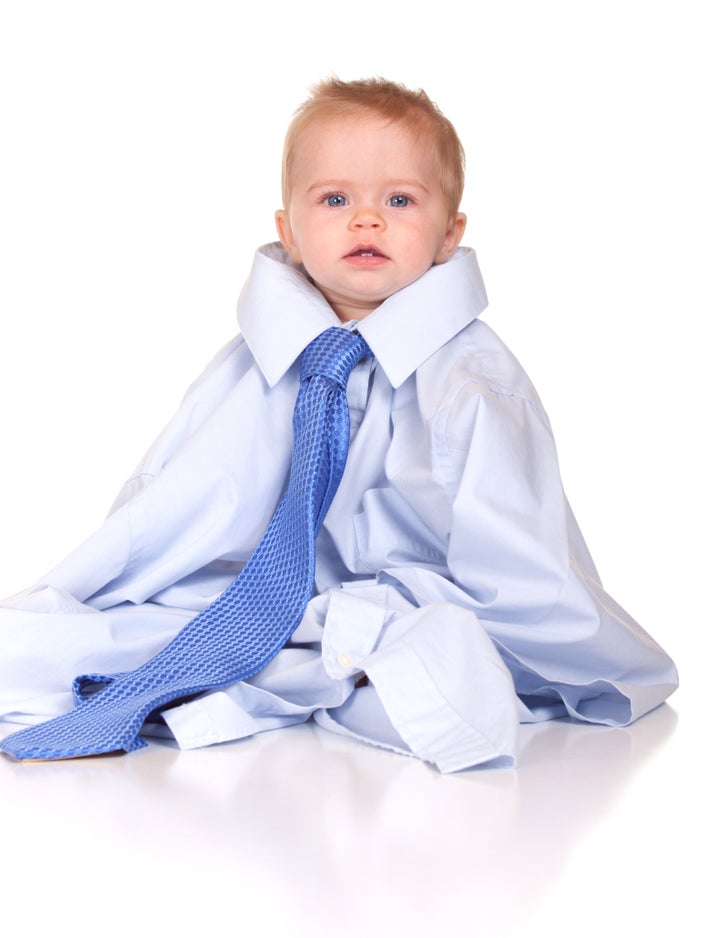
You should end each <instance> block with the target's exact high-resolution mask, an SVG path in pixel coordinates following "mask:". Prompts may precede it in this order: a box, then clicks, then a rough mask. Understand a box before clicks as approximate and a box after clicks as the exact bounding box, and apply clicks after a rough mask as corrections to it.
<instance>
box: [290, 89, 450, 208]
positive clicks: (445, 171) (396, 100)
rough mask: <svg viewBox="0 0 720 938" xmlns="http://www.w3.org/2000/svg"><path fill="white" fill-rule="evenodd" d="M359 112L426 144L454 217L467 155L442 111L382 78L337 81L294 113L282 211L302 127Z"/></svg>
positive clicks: (418, 94)
mask: <svg viewBox="0 0 720 938" xmlns="http://www.w3.org/2000/svg"><path fill="white" fill-rule="evenodd" d="M361 110H365V111H371V112H373V113H375V114H378V115H380V116H381V117H385V118H387V119H388V120H389V121H399V122H400V123H402V124H403V125H404V126H405V127H407V128H408V130H410V132H411V133H413V134H415V135H416V136H417V137H418V139H422V140H423V143H425V141H426V139H428V138H429V139H430V141H431V142H432V143H433V144H434V149H435V158H436V160H437V164H438V171H439V174H440V185H441V187H442V190H443V193H444V195H445V198H446V199H447V203H448V207H449V210H450V212H451V213H452V214H454V213H455V212H457V210H458V208H459V206H460V199H461V197H462V192H463V186H464V184H465V153H464V151H463V147H462V144H461V143H460V138H459V137H458V135H457V132H456V130H455V128H454V127H453V125H452V124H451V123H450V121H449V120H448V119H447V117H445V115H444V114H443V113H442V111H441V110H440V108H439V107H438V106H437V105H436V104H435V103H434V102H433V101H431V100H430V98H429V97H428V96H427V94H425V92H424V91H422V90H421V89H418V90H417V91H413V90H411V89H409V88H406V87H405V86H404V85H401V84H398V83H397V82H393V81H387V80H386V79H384V78H363V79H359V80H357V81H341V80H340V79H339V78H336V77H335V76H332V77H330V78H326V79H325V80H324V81H321V82H318V84H316V85H314V86H313V87H312V88H311V89H310V97H309V98H308V99H307V100H306V101H305V102H304V103H303V104H301V105H300V107H299V108H298V109H297V111H295V114H294V116H293V119H292V120H291V122H290V126H289V127H288V129H287V134H286V135H285V147H284V150H283V162H282V197H283V204H284V205H285V207H286V208H287V206H288V205H289V202H290V191H291V188H292V181H293V170H294V156H295V151H296V148H297V142H298V140H299V138H300V136H301V134H302V133H303V131H304V130H305V129H306V127H307V126H308V125H309V124H310V123H311V122H312V121H313V120H317V119H318V118H325V117H329V116H330V117H332V116H335V117H345V116H347V115H348V114H357V112H358V111H361Z"/></svg>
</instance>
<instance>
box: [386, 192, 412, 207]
mask: <svg viewBox="0 0 720 938" xmlns="http://www.w3.org/2000/svg"><path fill="white" fill-rule="evenodd" d="M411 202H412V199H411V198H410V196H409V195H391V196H390V198H389V199H388V205H390V206H392V208H407V206H408V205H410V203H411Z"/></svg>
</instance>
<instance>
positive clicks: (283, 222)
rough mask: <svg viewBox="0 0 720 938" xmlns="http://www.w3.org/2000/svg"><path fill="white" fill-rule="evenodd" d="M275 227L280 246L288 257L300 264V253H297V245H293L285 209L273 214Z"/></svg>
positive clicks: (293, 240)
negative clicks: (280, 242)
mask: <svg viewBox="0 0 720 938" xmlns="http://www.w3.org/2000/svg"><path fill="white" fill-rule="evenodd" d="M275 227H276V228H277V233H278V237H279V238H280V240H281V241H282V246H283V247H284V248H285V250H286V251H287V252H288V254H289V255H290V257H291V258H292V259H293V260H294V261H295V262H296V263H297V264H300V263H302V260H301V258H300V252H299V251H298V248H297V244H296V243H295V238H294V237H293V231H292V227H291V225H290V218H289V216H288V213H287V211H286V209H284V208H279V209H278V210H277V212H275Z"/></svg>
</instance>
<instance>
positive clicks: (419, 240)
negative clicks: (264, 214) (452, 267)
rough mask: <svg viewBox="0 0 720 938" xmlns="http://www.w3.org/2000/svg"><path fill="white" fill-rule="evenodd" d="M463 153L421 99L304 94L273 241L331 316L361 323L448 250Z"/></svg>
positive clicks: (368, 85) (362, 89)
mask: <svg viewBox="0 0 720 938" xmlns="http://www.w3.org/2000/svg"><path fill="white" fill-rule="evenodd" d="M463 163H464V158H463V149H462V145H461V143H460V141H459V139H458V136H457V134H456V132H455V129H454V128H453V126H452V124H451V123H450V122H449V121H448V120H447V118H446V117H445V116H444V115H443V114H442V113H441V112H440V111H439V110H438V108H437V107H436V106H435V105H434V104H433V103H432V102H431V101H430V99H429V98H428V97H427V95H426V94H425V92H424V91H410V90H408V89H407V88H404V87H403V86H402V85H398V84H395V83H393V82H388V81H384V80H382V79H367V80H362V81H353V82H342V81H339V80H338V79H335V78H332V79H329V80H327V81H324V82H321V83H320V84H319V85H317V86H316V87H315V88H314V89H313V93H312V95H311V97H310V98H309V99H308V100H307V101H306V102H305V103H304V104H303V105H302V106H301V107H300V108H299V109H298V111H297V112H296V114H295V117H294V118H293V121H292V122H291V124H290V127H289V128H288V132H287V137H286V142H285V152H284V157H283V203H284V208H283V209H282V210H280V211H278V212H277V213H276V221H277V228H278V233H279V235H280V239H281V241H282V242H283V244H284V246H285V248H286V250H287V251H288V253H289V254H290V256H291V258H292V259H293V260H294V261H296V262H297V263H301V264H303V265H304V266H305V269H306V270H307V272H308V274H309V275H310V277H311V278H312V279H313V281H314V283H315V285H316V286H317V288H318V289H319V290H320V291H321V292H322V293H323V294H324V296H325V298H326V299H327V300H328V302H329V303H330V305H331V306H332V307H333V309H334V310H335V312H336V313H337V315H338V316H339V317H340V319H342V320H345V321H347V320H351V319H360V318H362V317H363V316H366V315H368V313H370V312H371V311H372V310H373V309H375V308H376V307H377V306H379V305H380V303H382V302H383V300H385V299H387V297H388V296H391V295H392V294H393V293H396V292H397V291H398V290H400V289H401V288H402V287H405V286H407V285H408V284H409V283H412V282H413V281H414V280H416V279H417V278H418V277H420V276H421V275H422V274H423V273H425V271H426V270H428V269H429V268H430V267H431V266H432V265H433V264H439V263H442V262H443V261H445V260H447V258H448V257H449V256H450V255H451V254H452V252H453V251H454V250H455V248H456V246H457V244H458V243H459V241H460V238H461V236H462V233H463V231H464V228H465V216H464V215H463V214H461V213H460V212H459V211H458V207H459V204H460V198H461V195H462V189H463V176H464V174H463Z"/></svg>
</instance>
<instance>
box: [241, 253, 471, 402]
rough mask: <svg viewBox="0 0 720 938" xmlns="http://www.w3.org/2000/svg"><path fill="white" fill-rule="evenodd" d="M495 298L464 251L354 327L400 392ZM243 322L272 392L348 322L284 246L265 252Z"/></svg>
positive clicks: (246, 297) (246, 291) (248, 291)
mask: <svg viewBox="0 0 720 938" xmlns="http://www.w3.org/2000/svg"><path fill="white" fill-rule="evenodd" d="M486 306H487V295H486V293H485V286H484V284H483V280H482V275H481V273H480V268H479V267H478V263H477V258H476V256H475V252H474V251H473V250H472V249H471V248H466V247H460V248H457V250H456V251H455V252H454V254H453V255H452V256H451V257H450V258H449V260H447V261H446V262H445V263H444V264H438V265H436V266H435V267H431V268H430V270H428V271H427V272H426V273H425V274H423V276H422V277H420V278H419V279H418V280H416V281H414V283H411V284H409V285H408V286H407V287H404V288H403V289H402V290H399V291H398V292H397V293H395V294H393V296H391V297H389V298H388V299H387V300H385V302H384V303H382V304H381V305H380V306H378V308H377V309H376V310H374V311H373V312H372V313H370V315H369V316H367V317H365V319H362V320H360V321H359V322H358V323H357V324H355V325H354V328H356V329H357V331H358V332H359V333H360V334H361V335H362V336H363V338H364V339H365V341H366V342H367V343H368V345H369V346H370V348H371V349H372V351H373V354H374V355H375V357H376V358H377V360H378V363H379V365H380V367H381V368H382V369H383V371H384V372H385V374H386V375H387V377H388V379H389V380H390V383H391V384H392V385H393V387H395V388H397V387H399V386H400V385H401V384H402V383H403V381H405V380H406V379H407V378H408V377H410V375H411V374H412V373H413V372H414V371H415V370H416V369H417V368H418V367H419V366H420V365H421V364H422V363H423V362H424V361H426V360H427V359H428V358H429V357H430V356H431V355H432V354H433V353H434V352H436V351H437V350H438V349H439V348H440V347H441V346H442V345H444V344H445V343H446V342H448V341H449V340H450V339H452V338H453V336H455V335H457V333H458V332H460V331H461V330H462V329H464V328H465V326H467V325H468V323H470V322H472V320H473V319H475V318H477V316H479V315H480V313H481V312H482V311H483V310H484V309H485V308H486ZM238 322H239V324H240V329H241V330H242V333H243V335H244V337H245V341H246V342H247V344H248V346H249V348H250V351H251V352H252V355H253V357H254V358H255V361H256V362H257V364H258V366H259V368H260V370H261V371H262V373H263V375H264V377H265V380H266V381H267V382H268V384H269V385H270V386H271V387H272V386H273V385H275V384H277V382H278V381H279V380H280V379H281V378H282V376H283V375H284V374H285V372H286V371H287V370H288V369H289V368H290V367H291V365H292V364H293V362H294V361H295V359H296V358H297V357H298V356H299V355H300V353H301V352H302V350H303V349H304V348H305V347H306V346H307V345H309V343H310V342H312V340H313V339H314V338H315V337H316V336H318V335H320V333H321V332H323V331H324V330H325V329H328V328H329V327H330V326H340V325H342V323H341V322H340V320H339V319H338V317H337V316H336V315H335V313H334V312H333V310H332V309H331V307H330V305H329V304H328V303H327V301H326V300H325V298H324V297H323V295H322V294H321V293H320V291H319V290H317V289H316V288H315V287H314V286H313V284H312V283H311V282H310V280H309V279H308V277H307V275H306V273H305V271H304V269H303V268H302V267H299V266H298V265H296V264H294V263H293V262H292V261H291V260H290V258H289V257H288V256H287V254H286V253H285V251H284V250H283V248H282V246H281V245H280V244H279V243H273V244H266V245H264V246H263V247H261V248H260V249H259V250H258V251H257V253H256V255H255V260H254V262H253V266H252V270H251V271H250V276H249V277H248V280H247V283H246V284H245V287H244V288H243V291H242V293H241V295H240V299H239V301H238Z"/></svg>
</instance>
